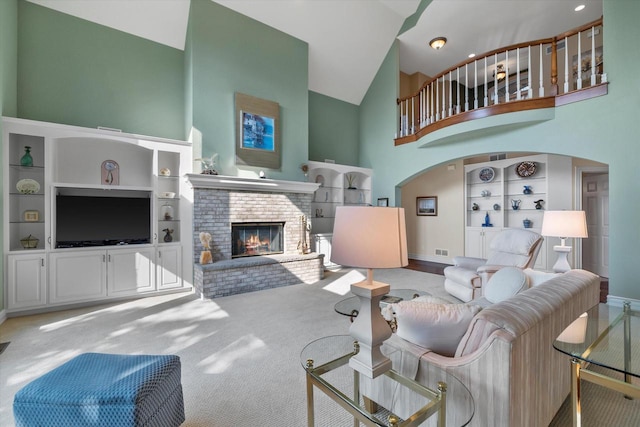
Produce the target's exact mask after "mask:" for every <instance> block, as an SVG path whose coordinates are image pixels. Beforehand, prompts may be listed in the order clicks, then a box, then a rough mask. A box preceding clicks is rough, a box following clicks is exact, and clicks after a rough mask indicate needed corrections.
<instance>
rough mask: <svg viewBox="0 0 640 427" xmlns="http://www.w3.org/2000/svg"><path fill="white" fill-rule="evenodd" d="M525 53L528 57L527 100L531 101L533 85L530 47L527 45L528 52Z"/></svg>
mask: <svg viewBox="0 0 640 427" xmlns="http://www.w3.org/2000/svg"><path fill="white" fill-rule="evenodd" d="M527 53H528V57H529V62H528V63H527V70H528V71H527V87H528V88H529V89H528V90H527V98H528V99H531V98H533V85H532V84H531V45H529V51H528V52H527Z"/></svg>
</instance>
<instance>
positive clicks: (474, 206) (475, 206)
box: [471, 203, 480, 211]
mask: <svg viewBox="0 0 640 427" xmlns="http://www.w3.org/2000/svg"><path fill="white" fill-rule="evenodd" d="M471 209H473V210H474V211H477V210H478V209H480V206H478V204H477V203H474V204H473V205H472V206H471Z"/></svg>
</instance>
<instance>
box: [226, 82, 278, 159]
mask: <svg viewBox="0 0 640 427" xmlns="http://www.w3.org/2000/svg"><path fill="white" fill-rule="evenodd" d="M235 109H236V118H235V121H236V164H237V165H246V166H257V167H264V168H269V169H280V105H279V104H278V103H277V102H273V101H268V100H266V99H260V98H256V97H253V96H250V95H245V94H242V93H237V92H236V94H235Z"/></svg>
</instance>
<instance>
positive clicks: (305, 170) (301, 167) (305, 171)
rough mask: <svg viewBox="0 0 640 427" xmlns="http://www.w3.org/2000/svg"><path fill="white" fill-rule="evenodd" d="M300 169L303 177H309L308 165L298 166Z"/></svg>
mask: <svg viewBox="0 0 640 427" xmlns="http://www.w3.org/2000/svg"><path fill="white" fill-rule="evenodd" d="M300 169H301V170H302V173H303V174H304V176H307V175H309V165H308V164H306V163H303V164H302V165H300Z"/></svg>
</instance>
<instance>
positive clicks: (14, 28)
mask: <svg viewBox="0 0 640 427" xmlns="http://www.w3.org/2000/svg"><path fill="white" fill-rule="evenodd" d="M17 57H18V3H17V0H3V1H0V116H15V115H16V111H17V89H16V80H17V67H16V63H17ZM2 133H3V129H2V121H0V136H1V135H2ZM3 161H4V160H3V158H2V150H0V164H3ZM3 188H4V184H3V179H2V175H0V201H1V200H3ZM1 205H2V202H0V206H1ZM3 223H4V218H3V209H0V224H3ZM2 241H4V228H3V227H0V242H2ZM0 259H4V249H3V246H2V245H0ZM0 277H4V262H0ZM3 282H4V281H3ZM3 289H4V286H3V287H2V288H1V289H0V311H2V309H3V308H4V291H3Z"/></svg>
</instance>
